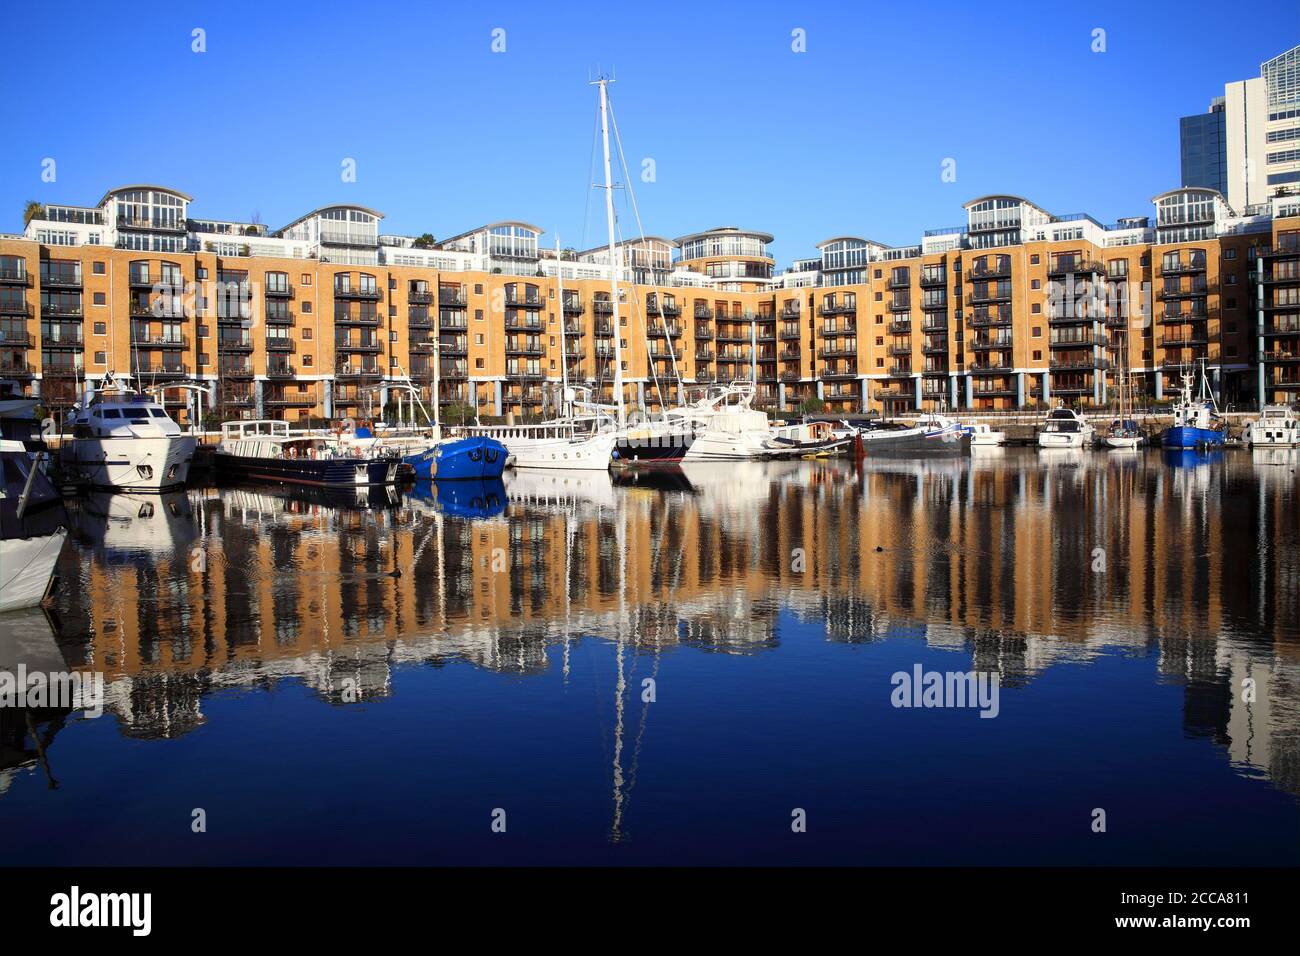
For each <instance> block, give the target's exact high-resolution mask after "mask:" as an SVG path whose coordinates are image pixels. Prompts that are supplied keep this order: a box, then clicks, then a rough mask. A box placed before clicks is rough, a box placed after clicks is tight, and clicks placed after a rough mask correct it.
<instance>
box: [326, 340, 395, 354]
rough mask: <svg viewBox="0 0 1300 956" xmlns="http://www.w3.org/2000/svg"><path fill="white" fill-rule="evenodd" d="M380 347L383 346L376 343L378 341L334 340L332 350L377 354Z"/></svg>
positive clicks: (347, 352)
mask: <svg viewBox="0 0 1300 956" xmlns="http://www.w3.org/2000/svg"><path fill="white" fill-rule="evenodd" d="M382 349H383V346H382V345H380V343H378V342H352V341H348V342H335V343H334V351H335V352H341V353H344V354H349V353H357V354H363V355H364V354H369V355H378V354H379V353H380V351H382Z"/></svg>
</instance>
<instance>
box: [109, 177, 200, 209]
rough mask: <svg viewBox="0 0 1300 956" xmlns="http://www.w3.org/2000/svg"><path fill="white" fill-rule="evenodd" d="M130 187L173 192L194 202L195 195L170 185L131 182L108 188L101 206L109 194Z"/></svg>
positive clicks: (123, 190) (174, 194) (122, 191)
mask: <svg viewBox="0 0 1300 956" xmlns="http://www.w3.org/2000/svg"><path fill="white" fill-rule="evenodd" d="M128 189H149V190H152V191H153V192H160V193H171V194H172V195H173V196H179V197H180V198H181V199H184V200H185V201H186V202H194V197H193V196H189V195H186V194H185V193H183V192H181V191H180V190H179V189H172V188H171V187H170V186H159V185H158V184H157V183H130V184H128V185H126V186H118V187H116V188H114V189H110V190H107V191H106V192H105V193H104V198H103V199H101V200H100V201H99V204H100V205H101V206H102V205H104V203H105V202H107V201H108V197H109V196H112V195H115V194H116V193H124V192H126V191H127V190H128Z"/></svg>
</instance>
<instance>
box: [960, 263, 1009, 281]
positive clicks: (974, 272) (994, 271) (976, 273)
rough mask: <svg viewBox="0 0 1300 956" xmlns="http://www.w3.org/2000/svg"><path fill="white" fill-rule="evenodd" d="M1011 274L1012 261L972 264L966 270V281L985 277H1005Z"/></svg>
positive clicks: (980, 279)
mask: <svg viewBox="0 0 1300 956" xmlns="http://www.w3.org/2000/svg"><path fill="white" fill-rule="evenodd" d="M1010 275H1011V263H1010V262H1001V263H995V264H993V265H982V266H981V265H972V266H971V267H970V268H969V269H967V270H966V277H965V278H966V281H967V282H972V281H976V280H979V281H982V280H985V279H1005V278H1008V277H1009V276H1010Z"/></svg>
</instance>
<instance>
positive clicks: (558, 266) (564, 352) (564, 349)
mask: <svg viewBox="0 0 1300 956" xmlns="http://www.w3.org/2000/svg"><path fill="white" fill-rule="evenodd" d="M563 266H564V263H563V261H562V260H561V259H560V234H559V233H558V232H557V233H556V234H555V285H556V288H557V290H558V291H557V292H556V293H555V294H556V296H557V297H558V298H559V300H560V414H561V415H567V414H568V405H569V344H568V340H567V339H566V338H565V337H564V323H565V321H567V320H566V319H565V318H564V268H563Z"/></svg>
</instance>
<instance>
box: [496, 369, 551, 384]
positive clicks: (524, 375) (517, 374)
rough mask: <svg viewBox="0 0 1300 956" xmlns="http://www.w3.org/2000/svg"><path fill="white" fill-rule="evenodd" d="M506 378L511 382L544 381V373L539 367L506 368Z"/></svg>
mask: <svg viewBox="0 0 1300 956" xmlns="http://www.w3.org/2000/svg"><path fill="white" fill-rule="evenodd" d="M506 378H508V379H510V380H511V381H513V382H544V381H546V374H545V373H544V372H542V370H541V369H510V368H507V369H506Z"/></svg>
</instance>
